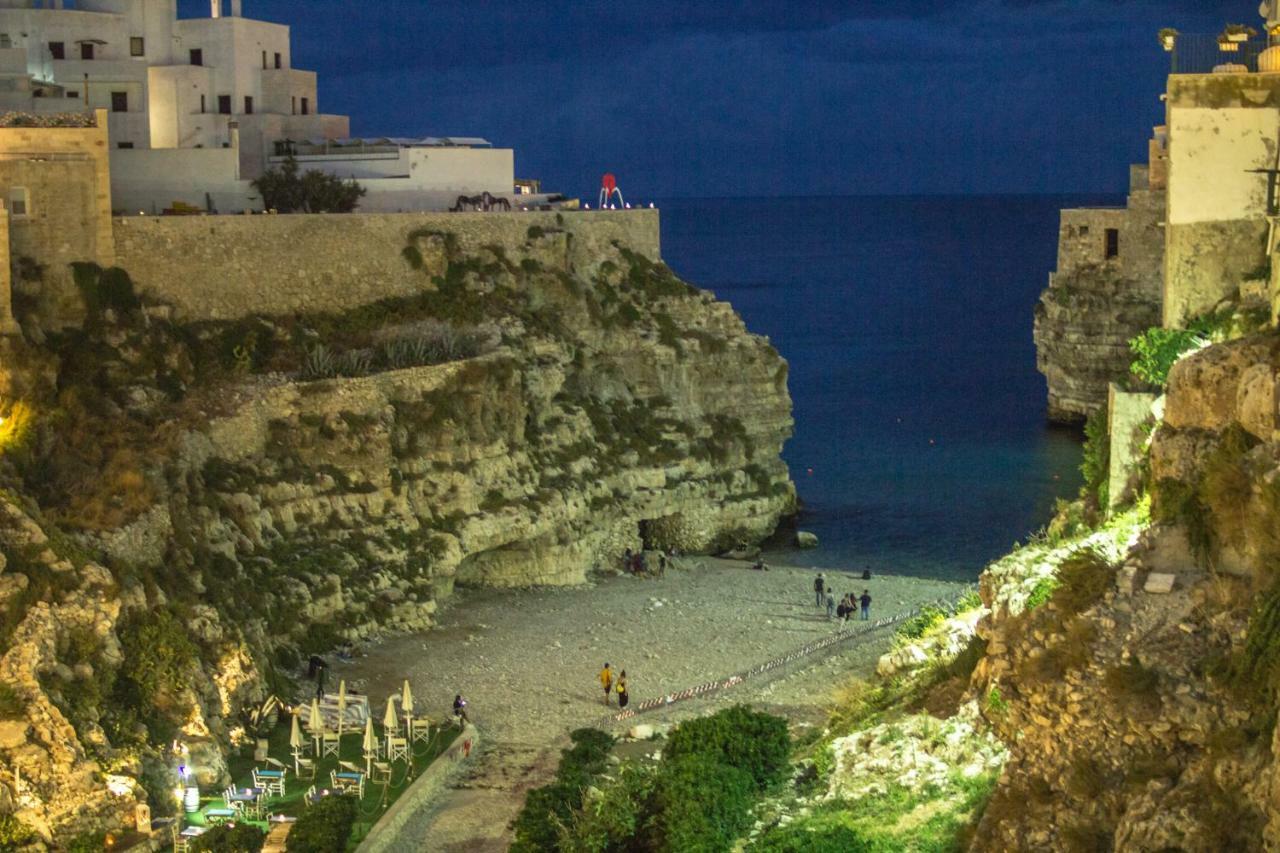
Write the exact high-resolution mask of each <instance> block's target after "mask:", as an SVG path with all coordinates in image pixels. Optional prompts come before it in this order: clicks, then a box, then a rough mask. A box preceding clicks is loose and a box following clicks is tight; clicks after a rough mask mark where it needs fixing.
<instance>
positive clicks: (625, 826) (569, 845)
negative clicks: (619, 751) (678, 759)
mask: <svg viewBox="0 0 1280 853" xmlns="http://www.w3.org/2000/svg"><path fill="white" fill-rule="evenodd" d="M656 779H657V768H656V767H655V766H653V765H651V764H641V763H638V762H627V763H625V764H622V765H621V766H620V767H619V768H618V770H617V772H616V773H615V774H614V776H613V778H612V779H609V780H607V781H606V782H604V783H603V784H601V785H600V786H599V793H598V794H597V795H595V796H589V797H587V799H586V801H585V802H583V804H582V807H581V808H580V809H578V811H577V812H575V813H574V814H573V815H572V816H571V817H570V820H569V821H568V822H567V823H566V825H565V826H564V827H563V828H562V829H561V831H560V838H559V842H558V846H559V849H561V850H566V851H586V850H595V851H603V850H625V849H627V848H628V847H629V846H630V842H631V841H632V840H633V839H634V838H636V836H637V835H639V834H640V831H641V829H642V827H643V825H644V820H645V818H646V816H647V812H646V809H647V807H648V805H649V800H650V796H651V795H652V793H653V788H654V783H655V781H656Z"/></svg>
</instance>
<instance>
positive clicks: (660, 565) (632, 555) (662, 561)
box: [622, 548, 676, 578]
mask: <svg viewBox="0 0 1280 853" xmlns="http://www.w3.org/2000/svg"><path fill="white" fill-rule="evenodd" d="M675 556H676V552H675V551H674V550H673V551H672V552H671V554H670V556H668V555H667V553H666V552H665V551H659V552H658V559H657V561H656V566H655V568H654V572H653V574H654V575H655V576H656V577H659V578H665V577H666V576H667V566H669V565H671V564H672V562H673V561H674V560H675ZM622 570H623V571H624V572H626V573H627V574H629V575H635V576H636V577H640V576H642V575H647V574H649V559H648V557H646V556H645V553H644V551H640V552H638V553H637V552H633V551H632V550H631V549H630V548H628V549H627V553H625V554H623V555H622Z"/></svg>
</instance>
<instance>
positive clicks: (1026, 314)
mask: <svg viewBox="0 0 1280 853" xmlns="http://www.w3.org/2000/svg"><path fill="white" fill-rule="evenodd" d="M1117 202H1118V200H1117V199H1115V198H1084V197H1063V196H998V197H981V196H970V197H844V198H787V199H681V200H671V201H666V202H664V203H663V204H662V228H663V233H662V238H663V255H664V257H665V259H666V261H667V263H668V264H670V265H671V267H672V268H673V269H674V270H675V271H676V272H677V273H678V274H679V275H681V276H682V277H683V278H685V279H687V280H688V281H691V282H693V283H694V284H696V285H698V286H699V287H704V288H707V289H710V290H713V291H715V292H716V294H717V295H718V296H720V297H721V298H722V299H726V300H728V301H730V302H732V303H733V305H734V307H735V308H737V310H738V311H739V312H740V313H741V314H742V315H743V317H744V318H745V319H746V322H747V325H748V327H749V328H750V329H751V330H752V331H755V332H757V333H759V334H763V335H767V336H769V337H770V338H771V339H772V341H773V343H774V345H775V346H776V347H777V348H778V349H779V350H780V351H781V353H782V355H783V356H784V357H785V358H786V359H787V360H788V361H789V362H790V364H791V380H790V383H791V393H792V396H793V397H794V400H795V417H796V436H795V438H794V439H792V441H791V443H790V444H789V445H788V447H787V449H786V452H785V456H786V459H787V461H788V463H789V464H790V466H791V471H792V476H793V477H794V478H795V481H796V484H797V486H798V488H799V492H800V497H801V499H802V500H803V502H804V505H805V510H804V513H803V515H802V517H801V519H800V525H801V527H802V528H804V529H807V530H811V531H813V532H814V533H817V534H818V536H819V538H820V540H821V548H819V549H818V550H816V551H812V552H797V551H794V550H792V549H789V548H783V549H779V550H776V551H773V552H771V554H770V556H771V558H773V559H775V560H778V561H780V562H789V563H792V564H794V565H798V566H817V567H822V568H825V569H835V570H849V571H856V572H859V573H860V572H861V571H862V569H863V568H870V569H871V570H872V571H873V572H876V573H879V572H890V573H893V574H899V575H915V576H918V577H927V578H940V579H948V580H962V581H972V580H975V579H976V578H977V576H978V574H979V572H981V570H982V568H983V567H984V566H985V565H986V564H987V563H988V562H990V561H991V560H993V559H995V558H997V557H999V556H1001V555H1002V554H1004V553H1006V552H1007V551H1008V550H1009V548H1010V546H1011V545H1012V544H1013V543H1014V542H1015V541H1022V540H1025V538H1026V537H1027V535H1028V534H1029V533H1030V532H1032V531H1033V530H1035V529H1037V528H1038V527H1040V526H1042V525H1043V524H1044V523H1045V522H1046V521H1047V520H1048V518H1049V515H1050V512H1051V508H1052V506H1053V502H1054V499H1055V498H1058V497H1066V496H1069V495H1074V494H1075V492H1076V491H1077V490H1078V489H1079V483H1080V475H1079V472H1078V470H1077V469H1078V466H1079V464H1080V440H1081V436H1080V434H1079V432H1078V431H1077V430H1072V429H1064V428H1060V427H1059V428H1055V427H1052V426H1050V425H1048V424H1047V423H1046V421H1045V417H1044V412H1045V403H1046V392H1045V385H1044V380H1043V378H1042V377H1041V376H1040V374H1039V373H1037V371H1036V366H1035V348H1034V346H1033V343H1032V338H1031V331H1032V312H1033V310H1034V307H1035V304H1036V301H1037V300H1038V298H1039V295H1040V292H1041V291H1042V290H1043V289H1044V287H1045V285H1046V284H1047V280H1048V274H1049V272H1050V271H1051V270H1052V269H1053V268H1054V264H1055V254H1056V247H1057V230H1058V211H1059V210H1060V209H1061V208H1063V207H1073V206H1081V205H1088V204H1115V203H1117Z"/></svg>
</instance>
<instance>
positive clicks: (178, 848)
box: [169, 821, 188, 853]
mask: <svg viewBox="0 0 1280 853" xmlns="http://www.w3.org/2000/svg"><path fill="white" fill-rule="evenodd" d="M181 823H182V821H174V823H173V826H171V827H169V831H170V833H171V834H172V836H173V838H172V842H173V853H187V843H188V842H187V839H185V838H183V837H182V831H181Z"/></svg>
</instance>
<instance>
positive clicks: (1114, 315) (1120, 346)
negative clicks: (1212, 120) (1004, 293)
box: [1034, 167, 1165, 423]
mask: <svg viewBox="0 0 1280 853" xmlns="http://www.w3.org/2000/svg"><path fill="white" fill-rule="evenodd" d="M1148 175H1149V172H1148V170H1147V169H1146V168H1144V167H1134V171H1133V178H1132V182H1131V183H1132V186H1131V188H1130V195H1129V202H1128V206H1127V207H1126V208H1123V209H1112V208H1093V209H1081V210H1064V211H1063V212H1062V225H1061V230H1060V232H1059V238H1058V239H1059V243H1058V270H1057V272H1056V273H1054V274H1053V275H1052V276H1051V277H1050V280H1049V287H1048V289H1047V290H1045V292H1044V294H1043V295H1042V296H1041V297H1040V302H1039V304H1038V305H1037V306H1036V310H1035V332H1034V335H1035V343H1036V366H1037V367H1038V368H1039V369H1040V372H1041V373H1043V374H1044V376H1045V379H1046V380H1047V383H1048V388H1049V406H1048V414H1049V419H1050V420H1053V421H1059V422H1064V423H1072V422H1079V421H1083V420H1084V419H1085V418H1087V417H1088V416H1089V415H1091V414H1093V413H1094V412H1097V411H1099V410H1101V409H1104V408H1106V404H1107V386H1108V384H1109V383H1112V382H1118V383H1123V382H1125V381H1126V380H1127V379H1128V378H1129V366H1130V364H1131V363H1132V360H1133V356H1132V354H1131V353H1130V350H1129V341H1130V340H1132V339H1133V338H1135V337H1137V336H1138V335H1140V334H1141V333H1143V332H1145V331H1146V330H1147V329H1149V328H1151V327H1152V326H1158V325H1160V304H1161V270H1162V258H1163V257H1164V228H1163V220H1164V212H1165V192H1164V188H1163V184H1162V183H1160V182H1159V181H1156V180H1152V179H1151V178H1149V177H1148ZM1153 177H1154V176H1152V178H1153Z"/></svg>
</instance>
